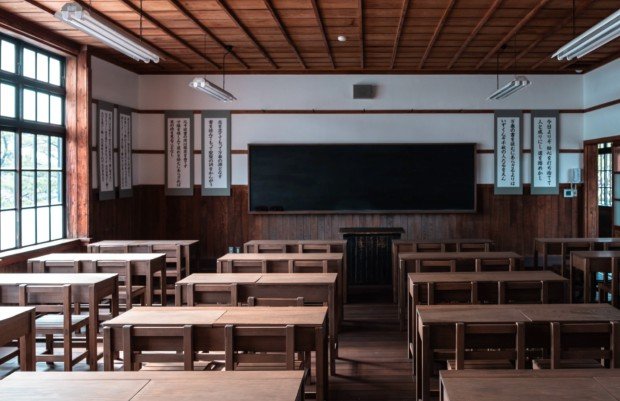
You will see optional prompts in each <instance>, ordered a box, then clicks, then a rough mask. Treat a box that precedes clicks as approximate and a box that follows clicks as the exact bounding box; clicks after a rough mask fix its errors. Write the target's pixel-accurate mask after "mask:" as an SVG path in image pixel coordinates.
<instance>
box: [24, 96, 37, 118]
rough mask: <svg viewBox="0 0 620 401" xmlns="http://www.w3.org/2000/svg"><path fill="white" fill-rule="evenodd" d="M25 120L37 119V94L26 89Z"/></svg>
mask: <svg viewBox="0 0 620 401" xmlns="http://www.w3.org/2000/svg"><path fill="white" fill-rule="evenodd" d="M23 102H24V106H23V109H24V112H23V117H24V120H29V121H34V120H35V119H36V118H37V93H36V92H35V91H33V90H30V89H24V96H23Z"/></svg>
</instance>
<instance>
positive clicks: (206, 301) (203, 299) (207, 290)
mask: <svg viewBox="0 0 620 401" xmlns="http://www.w3.org/2000/svg"><path fill="white" fill-rule="evenodd" d="M177 288H180V287H177ZM185 290H186V292H187V295H186V296H187V305H188V306H202V305H226V306H237V304H238V299H237V294H238V293H237V284H236V283H233V284H193V283H190V284H188V285H186V286H185ZM177 299H180V294H179V296H177Z"/></svg>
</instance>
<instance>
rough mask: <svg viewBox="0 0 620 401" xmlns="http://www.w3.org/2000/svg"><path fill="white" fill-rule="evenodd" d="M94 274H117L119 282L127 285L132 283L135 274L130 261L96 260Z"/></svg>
mask: <svg viewBox="0 0 620 401" xmlns="http://www.w3.org/2000/svg"><path fill="white" fill-rule="evenodd" d="M93 272H95V273H116V274H118V278H119V280H120V281H123V282H125V283H127V282H128V281H131V276H132V275H134V274H135V272H134V269H133V267H132V265H131V262H130V261H128V260H104V259H102V260H95V261H93Z"/></svg>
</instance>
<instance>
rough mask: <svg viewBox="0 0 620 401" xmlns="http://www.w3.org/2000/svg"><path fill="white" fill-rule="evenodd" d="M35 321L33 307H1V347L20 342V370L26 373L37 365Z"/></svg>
mask: <svg viewBox="0 0 620 401" xmlns="http://www.w3.org/2000/svg"><path fill="white" fill-rule="evenodd" d="M34 319H35V309H34V308H33V307H19V306H0V346H2V345H5V344H7V343H8V342H10V341H13V340H19V368H20V369H21V370H24V371H26V370H35V365H36V361H35V359H36V358H35V335H36V331H35V325H34ZM0 392H1V391H0Z"/></svg>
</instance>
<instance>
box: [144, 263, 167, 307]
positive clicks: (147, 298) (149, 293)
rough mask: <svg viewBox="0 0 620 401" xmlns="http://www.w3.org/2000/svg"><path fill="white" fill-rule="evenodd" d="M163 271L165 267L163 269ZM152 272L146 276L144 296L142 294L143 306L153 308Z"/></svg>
mask: <svg viewBox="0 0 620 401" xmlns="http://www.w3.org/2000/svg"><path fill="white" fill-rule="evenodd" d="M164 270H165V267H164ZM153 273H154V271H153V270H151V271H150V272H149V274H147V275H146V280H145V281H146V283H145V287H146V288H145V289H144V290H145V294H144V304H145V305H146V306H153V295H154V293H155V290H154V283H153V282H154V279H153Z"/></svg>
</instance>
